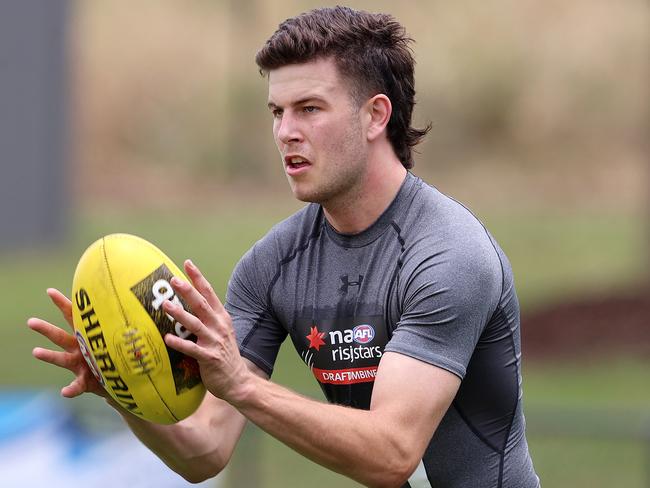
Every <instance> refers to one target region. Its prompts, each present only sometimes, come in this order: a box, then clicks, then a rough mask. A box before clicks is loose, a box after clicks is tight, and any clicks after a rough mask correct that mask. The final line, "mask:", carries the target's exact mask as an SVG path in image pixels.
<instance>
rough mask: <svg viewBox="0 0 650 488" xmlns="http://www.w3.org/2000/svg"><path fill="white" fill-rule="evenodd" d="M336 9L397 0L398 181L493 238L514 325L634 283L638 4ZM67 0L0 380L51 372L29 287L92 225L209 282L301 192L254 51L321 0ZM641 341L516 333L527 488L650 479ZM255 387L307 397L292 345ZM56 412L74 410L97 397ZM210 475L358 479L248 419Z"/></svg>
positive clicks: (36, 292) (643, 140)
mask: <svg viewBox="0 0 650 488" xmlns="http://www.w3.org/2000/svg"><path fill="white" fill-rule="evenodd" d="M348 4H349V5H351V6H353V7H356V8H363V9H367V10H372V11H386V12H390V13H393V14H394V15H395V16H396V17H397V18H398V20H400V21H401V22H402V23H403V25H404V26H405V27H406V28H407V31H408V32H409V33H410V35H411V36H412V37H413V38H414V39H415V41H416V43H415V45H414V52H415V57H416V59H417V63H418V64H417V69H416V83H417V91H418V97H417V98H418V105H417V107H416V120H417V121H418V123H420V124H423V123H427V122H429V121H431V122H432V123H433V130H432V132H431V133H430V135H429V136H428V138H427V140H426V142H425V143H424V144H423V145H422V146H421V147H420V155H419V156H418V158H417V163H416V167H415V173H416V174H418V175H419V176H422V177H423V178H424V179H426V180H427V181H429V182H430V183H432V184H434V185H436V186H437V187H438V188H440V189H441V190H442V191H443V192H445V193H447V194H449V195H451V196H453V197H455V198H457V199H460V200H461V201H463V202H464V203H465V204H467V205H468V206H469V207H470V208H471V209H473V210H474V211H475V213H476V214H477V215H478V216H479V217H480V218H481V219H483V220H484V221H485V222H486V223H487V225H488V227H489V228H490V230H491V231H492V233H493V234H494V235H495V237H496V238H497V240H499V242H500V243H501V245H502V247H503V248H504V250H505V251H506V253H507V254H508V255H509V257H510V259H511V261H512V264H513V268H514V271H515V276H516V280H517V286H518V292H519V295H520V299H521V302H522V313H523V316H524V321H523V327H524V328H525V327H526V317H527V316H532V315H533V314H535V313H538V312H539V311H542V310H545V309H549V308H552V307H556V306H558V305H560V304H567V303H572V302H574V301H579V300H583V301H584V300H590V299H591V298H592V297H598V299H603V298H604V297H617V296H619V295H626V296H627V295H629V294H640V295H643V296H646V294H647V289H648V288H647V283H648V264H649V262H648V261H649V258H650V245H649V243H650V238H649V233H648V212H649V209H650V203H649V200H648V188H649V181H650V178H649V176H648V166H647V160H648V156H649V142H648V136H649V134H650V122H649V121H650V109H649V104H648V100H649V91H650V88H649V86H650V47H649V46H650V32H649V25H650V22H649V21H650V15H649V12H648V4H647V2H645V1H643V0H627V1H623V2H608V1H605V0H595V1H589V0H571V1H559V0H522V1H515V0H499V1H495V2H479V1H477V0H474V1H470V0H467V1H458V2H442V1H431V2H424V1H414V2H403V3H402V4H400V5H399V6H397V5H396V4H394V2H388V1H373V2H370V1H353V2H348ZM72 5H73V9H72V12H71V13H72V19H71V21H70V25H69V27H70V32H69V60H70V67H71V79H72V80H71V111H72V124H73V127H72V134H73V138H72V149H71V151H70V154H71V157H70V161H69V164H68V166H67V167H66V168H64V171H66V175H67V178H68V182H69V188H68V190H69V193H70V196H71V202H72V204H71V208H70V209H69V210H70V211H69V234H68V236H67V237H66V238H65V240H64V241H63V242H61V244H60V245H59V246H43V245H40V246H39V245H38V243H34V246H32V247H27V248H23V249H20V250H5V251H4V252H3V253H0V269H2V270H3V271H2V277H3V279H2V280H0V310H2V318H1V319H0V327H2V331H3V334H4V340H3V341H2V345H0V347H1V348H2V349H1V354H0V371H3V373H2V374H3V376H2V377H1V378H0V385H3V386H5V387H25V386H28V387H46V388H54V389H58V388H59V387H60V386H61V385H63V384H65V383H66V382H67V381H69V379H70V378H69V376H68V375H66V374H65V373H63V372H59V371H56V370H55V368H53V367H47V366H46V365H43V364H39V363H37V362H36V361H35V360H33V359H32V358H31V355H30V351H31V349H32V347H34V346H36V345H43V344H44V342H43V341H42V340H41V339H40V338H39V337H37V336H36V335H35V334H33V333H31V332H30V331H29V330H28V329H27V327H26V325H25V321H26V319H27V318H28V317H30V316H40V317H43V318H46V319H51V320H53V321H57V322H60V320H59V318H58V316H57V314H56V313H55V311H54V310H53V307H52V306H51V305H50V304H49V303H48V300H47V297H46V296H45V288H46V287H48V286H54V287H59V288H61V289H62V290H65V291H68V290H69V288H70V286H71V280H72V274H73V272H74V267H75V264H76V261H77V259H78V258H79V256H80V255H81V253H82V252H83V250H84V249H85V248H86V247H87V246H88V245H89V244H90V243H91V242H92V241H94V240H95V239H97V238H98V237H100V236H101V235H104V234H107V233H111V232H130V233H134V234H137V235H140V236H142V237H144V238H147V239H149V240H151V241H153V242H154V243H156V244H157V245H158V246H159V247H161V248H162V249H163V250H165V251H166V252H167V253H168V254H169V255H170V256H171V257H172V258H173V259H174V260H175V261H177V262H182V260H183V259H184V258H186V257H191V258H192V259H193V260H194V261H195V262H196V263H197V264H199V266H201V268H202V269H203V270H204V272H205V274H206V275H207V276H208V277H209V278H210V280H211V281H212V283H213V284H214V287H215V289H216V290H217V291H218V292H219V293H220V294H221V295H222V296H223V295H224V290H225V286H226V282H227V280H228V277H229V274H230V272H231V270H232V268H233V266H234V264H235V263H236V262H237V260H238V259H239V257H240V256H241V255H242V254H243V252H245V251H246V249H247V248H248V247H249V246H250V245H251V244H252V243H253V242H255V240H256V239H259V238H260V237H261V236H262V235H263V234H264V233H265V232H266V231H267V230H268V229H269V228H270V227H271V226H272V225H273V224H274V223H275V222H277V221H278V220H279V219H281V218H284V217H286V216H288V215H289V214H290V213H291V212H292V211H294V210H296V209H297V208H299V207H300V205H301V204H300V203H298V202H295V201H293V200H292V197H291V194H290V192H289V191H288V189H287V188H286V182H285V181H284V176H283V173H282V170H281V165H280V161H279V158H278V157H277V153H276V152H275V151H276V149H275V147H274V145H273V141H272V137H271V121H270V116H269V114H268V113H267V110H266V107H265V106H266V81H265V80H264V79H263V78H261V77H260V76H259V75H258V73H257V71H256V67H255V64H254V61H253V57H254V54H255V52H256V50H257V49H258V48H259V47H260V46H261V45H262V43H263V42H264V41H265V39H266V38H267V37H268V35H270V34H271V33H272V32H273V30H274V29H275V27H276V26H277V24H278V23H279V22H281V21H282V20H283V19H285V18H287V17H289V16H292V15H295V14H297V13H298V12H301V11H304V10H306V9H308V8H312V7H316V6H323V5H327V3H317V2H308V1H289V0H270V1H260V0H254V1H247V2H241V1H239V2H238V1H234V0H230V1H226V0H223V1H218V0H215V1H206V0H191V1H187V2H159V1H154V0H141V1H140V2H137V3H136V4H134V3H133V2H126V1H124V0H121V1H114V2H80V1H77V2H73V3H72ZM646 312H647V310H646V311H645V312H644V311H642V312H640V313H646ZM623 318H624V317H621V320H623ZM645 323H646V324H647V325H649V326H650V317H649V316H647V315H645ZM549 325H550V324H549ZM581 326H582V327H585V329H584V333H585V334H588V332H589V331H588V325H584V324H583V325H581ZM618 326H619V325H618V324H617V323H612V324H611V327H612V329H616V328H617V327H618ZM578 333H580V331H578ZM525 337H526V335H524V339H525ZM643 337H645V340H650V337H648V335H647V334H646V335H645V336H643ZM636 346H638V344H636ZM642 346H643V344H642ZM645 346H646V347H645V349H644V348H643V347H641V348H640V349H639V348H638V347H630V348H629V349H628V348H625V347H615V348H614V347H607V344H601V347H598V348H595V349H591V348H587V347H585V348H576V349H575V351H573V353H572V354H569V355H566V354H557V355H556V354H553V352H552V351H551V352H548V351H547V352H546V353H545V354H535V353H534V352H535V350H536V344H533V343H526V342H524V344H523V351H524V357H523V361H524V363H523V364H524V371H523V372H524V384H523V388H524V403H525V409H526V414H527V422H528V437H529V442H530V448H531V452H532V456H533V461H534V464H535V467H536V469H537V471H538V473H539V475H540V477H541V479H542V484H543V486H558V487H565V486H566V487H611V486H621V487H623V486H625V487H643V486H648V484H649V483H650V465H649V463H650V461H649V453H650V440H649V436H650V420H649V417H648V412H650V388H648V378H649V376H650V375H649V374H648V373H649V372H650V368H649V362H648V347H647V343H646V345H645ZM639 350H640V351H641V352H639ZM527 351H531V355H530V357H528V356H527ZM594 351H598V352H597V353H596V352H594ZM273 379H274V381H277V382H279V383H282V384H285V385H288V386H290V387H292V388H294V389H296V390H297V391H299V392H302V393H304V394H307V395H313V396H316V397H318V398H321V394H320V390H319V389H318V388H317V386H316V384H315V381H314V380H313V378H311V377H310V376H309V374H308V371H307V369H306V368H305V367H304V365H303V363H302V362H301V361H300V360H299V358H297V357H296V355H295V354H293V350H292V349H291V346H290V344H289V345H288V347H284V348H283V351H282V353H281V357H280V359H279V363H278V365H277V366H276V374H275V375H274V378H273ZM72 404H73V405H74V408H77V409H78V410H79V415H82V416H83V415H92V412H93V411H95V410H96V409H98V408H99V409H105V407H104V406H103V405H98V404H97V402H95V401H93V400H92V399H81V400H75V401H74V402H72ZM102 411H103V410H102ZM89 412H91V413H90V414H89ZM225 481H226V483H227V485H228V486H260V487H269V488H270V487H285V486H305V485H309V486H311V487H312V488H317V487H326V486H357V485H355V484H354V483H352V482H350V481H348V480H346V479H344V478H342V477H340V476H338V475H335V474H332V473H329V472H327V471H326V470H324V469H322V468H320V467H319V466H317V465H315V464H312V463H310V462H309V461H306V460H305V459H303V458H301V457H300V456H298V455H297V454H295V453H293V452H292V451H290V450H289V449H288V448H286V447H284V446H283V445H281V444H280V443H278V442H277V441H275V440H273V439H272V438H270V437H269V436H267V435H266V434H264V433H261V432H260V431H258V430H257V429H256V428H250V429H248V430H247V432H246V435H245V437H244V439H243V441H242V443H241V445H240V446H239V447H238V450H237V452H236V454H235V458H234V459H233V462H232V466H231V468H230V470H229V472H228V473H226V475H225Z"/></svg>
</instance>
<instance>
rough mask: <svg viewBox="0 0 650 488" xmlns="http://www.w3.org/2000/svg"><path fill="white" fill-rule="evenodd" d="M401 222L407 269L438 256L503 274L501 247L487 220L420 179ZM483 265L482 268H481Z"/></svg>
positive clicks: (455, 263)
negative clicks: (484, 220) (415, 192)
mask: <svg viewBox="0 0 650 488" xmlns="http://www.w3.org/2000/svg"><path fill="white" fill-rule="evenodd" d="M401 220H402V221H401V222H399V223H398V225H399V226H400V227H401V231H402V233H403V235H402V238H403V239H404V242H405V251H406V252H405V256H404V264H405V268H406V270H408V269H409V268H410V266H409V264H410V265H411V266H418V263H420V262H422V261H426V262H429V261H430V259H431V257H432V256H438V257H439V258H440V260H441V261H442V262H446V263H448V264H449V265H451V266H453V267H455V268H458V269H461V268H462V269H464V268H469V269H468V272H471V273H473V272H483V271H487V272H490V273H495V272H496V273H497V274H499V275H500V274H501V271H502V270H501V268H502V266H501V265H502V263H501V260H500V254H501V251H500V248H499V246H498V243H497V242H496V240H495V239H494V237H493V236H492V235H491V234H490V232H489V231H488V230H487V228H486V227H485V225H484V224H483V222H481V220H480V219H479V218H478V217H477V216H476V215H475V214H474V213H473V212H472V211H471V210H470V209H469V208H468V207H467V206H465V205H464V204H462V203H461V202H459V201H458V200H455V199H454V198H452V197H450V196H447V195H445V194H444V193H442V192H441V191H439V190H438V189H437V188H435V187H434V186H431V185H429V184H427V183H425V182H423V181H422V180H420V187H419V189H418V192H417V194H416V195H415V197H414V198H413V201H412V203H411V205H410V208H409V210H408V211H407V212H405V213H404V214H403V215H402V219H401ZM479 268H480V269H479Z"/></svg>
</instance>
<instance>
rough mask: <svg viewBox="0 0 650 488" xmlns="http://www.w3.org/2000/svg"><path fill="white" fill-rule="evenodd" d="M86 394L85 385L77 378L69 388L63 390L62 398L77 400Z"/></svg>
mask: <svg viewBox="0 0 650 488" xmlns="http://www.w3.org/2000/svg"><path fill="white" fill-rule="evenodd" d="M85 392H86V388H85V385H84V383H83V382H82V381H81V380H80V379H79V378H75V379H74V380H72V382H71V383H70V384H69V385H68V386H64V387H63V388H61V396H63V397H65V398H75V397H78V396H79V395H81V394H82V393H85Z"/></svg>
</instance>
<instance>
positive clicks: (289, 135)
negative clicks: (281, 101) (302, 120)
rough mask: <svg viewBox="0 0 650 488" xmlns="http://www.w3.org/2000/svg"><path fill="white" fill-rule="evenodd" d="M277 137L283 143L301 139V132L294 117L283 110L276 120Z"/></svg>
mask: <svg viewBox="0 0 650 488" xmlns="http://www.w3.org/2000/svg"><path fill="white" fill-rule="evenodd" d="M278 124H279V127H278V139H279V140H280V142H282V143H283V144H290V143H292V142H300V141H302V133H301V131H300V127H299V124H298V121H297V120H296V118H295V117H294V116H293V115H291V114H289V113H287V112H285V113H284V114H282V118H281V119H280V121H279V122H278Z"/></svg>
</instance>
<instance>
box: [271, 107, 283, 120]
mask: <svg viewBox="0 0 650 488" xmlns="http://www.w3.org/2000/svg"><path fill="white" fill-rule="evenodd" d="M271 114H273V118H274V119H279V118H280V117H282V109H280V108H276V109H274V110H272V111H271Z"/></svg>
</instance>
